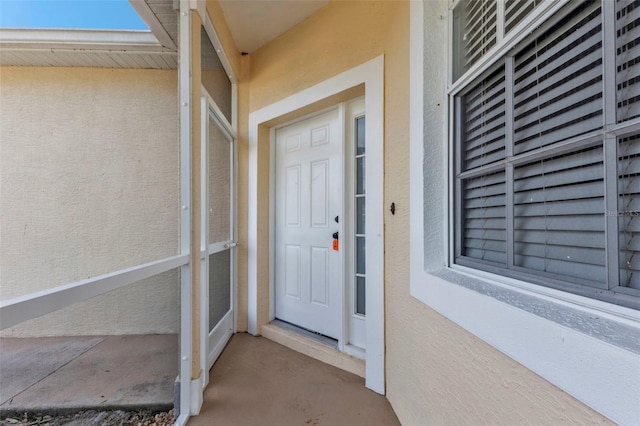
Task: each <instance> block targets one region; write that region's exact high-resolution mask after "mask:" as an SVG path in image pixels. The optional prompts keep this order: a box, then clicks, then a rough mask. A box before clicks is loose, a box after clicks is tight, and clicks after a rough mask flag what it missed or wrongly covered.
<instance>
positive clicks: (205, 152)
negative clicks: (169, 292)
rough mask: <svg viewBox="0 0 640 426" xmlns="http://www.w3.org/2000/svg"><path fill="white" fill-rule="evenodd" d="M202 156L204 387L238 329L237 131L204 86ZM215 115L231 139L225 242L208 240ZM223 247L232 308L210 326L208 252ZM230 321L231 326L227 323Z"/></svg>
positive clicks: (202, 89) (201, 133) (202, 342)
mask: <svg viewBox="0 0 640 426" xmlns="http://www.w3.org/2000/svg"><path fill="white" fill-rule="evenodd" d="M201 94H202V97H201V115H202V118H201V123H200V125H201V131H200V136H201V144H202V145H201V148H200V152H201V157H200V170H201V173H200V197H201V200H202V201H201V216H200V217H201V224H200V242H201V243H200V282H201V284H202V285H201V286H200V291H201V294H200V312H201V316H200V321H201V322H200V334H201V336H200V339H201V344H200V365H201V366H200V368H202V371H203V372H204V373H203V374H204V377H203V380H204V381H203V387H204V386H206V385H207V384H208V383H209V374H208V372H209V369H210V368H211V366H212V364H213V362H214V361H215V360H216V359H217V358H218V356H219V355H220V353H221V352H222V350H223V349H224V347H225V346H226V343H227V342H228V341H229V339H230V338H231V335H232V334H233V333H235V331H236V325H235V324H236V311H237V306H236V303H237V302H236V277H237V272H236V269H237V268H236V266H237V265H236V250H235V248H234V247H235V246H236V245H237V231H236V229H237V226H236V223H237V219H236V211H237V157H238V155H237V149H238V147H237V145H238V144H237V139H238V138H237V134H236V131H235V130H234V128H233V126H232V125H231V123H229V121H228V120H227V119H226V117H225V116H224V114H223V113H222V111H221V110H220V108H218V106H217V105H216V103H215V101H214V100H213V99H212V98H211V95H209V93H208V92H207V90H206V89H205V88H204V86H201ZM211 119H213V120H214V121H215V122H216V124H217V125H218V127H219V128H220V130H221V131H222V132H223V133H224V134H225V135H227V136H228V137H229V138H230V139H231V144H232V146H231V158H230V160H229V161H230V163H231V164H230V165H231V176H230V178H231V188H230V191H231V199H230V205H229V225H230V231H231V235H230V239H229V240H228V241H224V242H217V243H213V244H210V243H209V220H208V219H209V213H208V209H209V171H210V170H209V167H210V165H209V123H210V120H211ZM220 250H229V251H230V258H231V260H230V262H231V265H230V277H229V278H230V281H231V282H230V285H231V289H230V298H231V300H230V304H229V306H230V312H228V313H227V314H226V315H225V316H224V317H223V319H222V320H220V322H219V323H218V325H217V326H216V327H214V329H213V331H212V330H210V329H209V294H208V290H209V255H210V254H213V253H214V252H219V251H220ZM228 325H230V327H229V326H228ZM211 335H214V336H217V337H219V343H218V345H217V346H216V347H215V348H211V347H210V342H211Z"/></svg>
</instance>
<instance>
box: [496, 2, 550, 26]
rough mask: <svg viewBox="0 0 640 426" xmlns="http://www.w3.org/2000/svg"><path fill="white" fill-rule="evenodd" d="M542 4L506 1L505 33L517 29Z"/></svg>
mask: <svg viewBox="0 0 640 426" xmlns="http://www.w3.org/2000/svg"><path fill="white" fill-rule="evenodd" d="M540 3H542V0H505V2H504V32H505V33H508V32H509V31H511V30H512V29H513V28H515V26H516V25H518V24H519V23H520V21H522V20H523V19H524V18H525V17H526V16H527V15H528V14H529V13H531V12H532V11H533V9H535V7H536V6H538V5H539V4H540Z"/></svg>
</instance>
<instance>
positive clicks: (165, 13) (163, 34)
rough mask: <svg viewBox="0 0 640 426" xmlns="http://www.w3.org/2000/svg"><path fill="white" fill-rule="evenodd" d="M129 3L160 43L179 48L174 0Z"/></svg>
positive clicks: (148, 0)
mask: <svg viewBox="0 0 640 426" xmlns="http://www.w3.org/2000/svg"><path fill="white" fill-rule="evenodd" d="M0 1H1V0H0ZM129 4H130V5H131V7H133V10H135V11H136V12H137V13H138V15H139V16H140V18H142V20H143V21H144V23H145V24H147V26H148V27H149V29H150V30H151V32H152V33H153V35H154V36H156V38H157V39H158V41H159V42H160V44H162V45H163V46H164V47H167V48H169V49H172V50H176V51H177V50H178V10H176V9H175V5H174V1H173V0H144V1H143V0H129Z"/></svg>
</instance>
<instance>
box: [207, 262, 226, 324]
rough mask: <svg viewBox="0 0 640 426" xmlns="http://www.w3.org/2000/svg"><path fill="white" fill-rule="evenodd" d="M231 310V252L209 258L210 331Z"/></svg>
mask: <svg viewBox="0 0 640 426" xmlns="http://www.w3.org/2000/svg"><path fill="white" fill-rule="evenodd" d="M230 309H231V252H230V251H229V250H224V251H221V252H218V253H215V254H212V255H210V256H209V330H211V329H213V327H215V326H216V324H218V322H219V321H220V320H221V319H222V317H224V315H225V314H226V313H227V312H229V310H230Z"/></svg>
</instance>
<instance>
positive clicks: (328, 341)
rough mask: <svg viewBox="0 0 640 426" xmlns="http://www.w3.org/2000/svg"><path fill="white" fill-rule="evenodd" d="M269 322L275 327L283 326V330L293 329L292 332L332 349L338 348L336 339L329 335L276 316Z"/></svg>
mask: <svg viewBox="0 0 640 426" xmlns="http://www.w3.org/2000/svg"><path fill="white" fill-rule="evenodd" d="M271 324H272V325H275V326H276V327H280V328H284V329H285V330H289V331H293V332H294V333H298V334H300V335H302V336H305V337H308V338H309V339H312V340H315V341H317V342H320V343H322V344H323V345H327V346H329V347H332V348H333V349H338V341H337V340H336V339H334V338H331V337H329V336H325V335H324V334H320V333H316V332H314V331H311V330H307V329H306V328H303V327H300V326H298V325H295V324H291V323H290V322H287V321H283V320H279V319H277V318H276V319H274V320H273V321H271Z"/></svg>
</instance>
